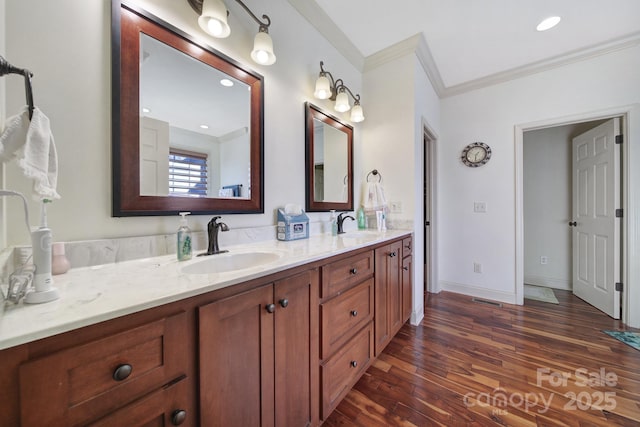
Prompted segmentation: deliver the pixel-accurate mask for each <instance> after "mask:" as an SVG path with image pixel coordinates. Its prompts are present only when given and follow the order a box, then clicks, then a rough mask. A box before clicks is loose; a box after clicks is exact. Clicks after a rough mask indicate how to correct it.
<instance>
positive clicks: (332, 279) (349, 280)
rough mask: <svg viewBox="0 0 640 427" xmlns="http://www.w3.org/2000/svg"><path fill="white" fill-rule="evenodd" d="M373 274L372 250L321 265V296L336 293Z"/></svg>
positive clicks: (327, 296)
mask: <svg viewBox="0 0 640 427" xmlns="http://www.w3.org/2000/svg"><path fill="white" fill-rule="evenodd" d="M372 275H373V251H369V252H365V253H362V254H358V255H354V256H351V257H348V258H345V259H342V260H340V261H335V262H332V263H330V264H327V265H324V266H322V289H321V292H320V293H321V295H320V297H321V298H330V297H332V296H334V295H338V294H340V293H341V292H343V291H344V290H345V289H348V288H350V287H351V286H353V285H355V284H356V283H359V282H361V281H362V280H365V279H367V278H368V277H370V276H372Z"/></svg>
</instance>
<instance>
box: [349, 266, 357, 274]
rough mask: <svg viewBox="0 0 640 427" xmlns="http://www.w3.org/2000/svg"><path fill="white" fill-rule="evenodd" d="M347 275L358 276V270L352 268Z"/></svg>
mask: <svg viewBox="0 0 640 427" xmlns="http://www.w3.org/2000/svg"><path fill="white" fill-rule="evenodd" d="M349 273H351V274H358V269H357V268H355V267H354V268H352V269H351V270H349Z"/></svg>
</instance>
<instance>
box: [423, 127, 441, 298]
mask: <svg viewBox="0 0 640 427" xmlns="http://www.w3.org/2000/svg"><path fill="white" fill-rule="evenodd" d="M422 143H423V150H422V152H423V159H422V165H423V167H422V170H423V180H422V200H423V212H422V213H423V215H422V218H423V221H424V223H423V224H422V225H423V226H422V231H423V242H424V252H423V253H424V256H423V267H424V287H423V289H424V296H425V297H426V296H427V293H428V292H431V293H437V292H439V289H438V288H437V284H436V283H437V282H436V279H435V277H436V275H435V272H434V267H435V250H434V244H435V236H434V232H433V230H434V227H433V221H434V204H435V188H436V185H435V176H436V175H435V164H436V162H435V150H436V146H435V143H436V137H435V134H434V133H433V132H432V131H431V130H430V129H429V128H428V126H426V125H425V126H424V127H423V131H422Z"/></svg>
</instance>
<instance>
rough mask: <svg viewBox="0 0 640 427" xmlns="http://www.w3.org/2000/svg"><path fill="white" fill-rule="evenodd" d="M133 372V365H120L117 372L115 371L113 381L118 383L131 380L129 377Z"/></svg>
mask: <svg viewBox="0 0 640 427" xmlns="http://www.w3.org/2000/svg"><path fill="white" fill-rule="evenodd" d="M131 371H133V367H132V366H131V365H129V364H126V363H125V364H123V365H120V366H118V367H117V368H116V370H115V371H113V379H114V380H116V381H123V380H126V379H127V378H129V375H131Z"/></svg>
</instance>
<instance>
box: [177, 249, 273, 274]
mask: <svg viewBox="0 0 640 427" xmlns="http://www.w3.org/2000/svg"><path fill="white" fill-rule="evenodd" d="M280 257H281V255H280V254H277V253H274V252H242V253H223V254H217V255H209V256H206V257H204V258H202V259H201V261H197V262H194V263H193V264H189V265H186V266H184V267H183V268H182V272H183V273H187V274H214V273H225V272H228V271H237V270H244V269H247V268H251V267H256V266H259V265H263V264H268V263H270V262H274V261H276V260H278V259H280Z"/></svg>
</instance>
